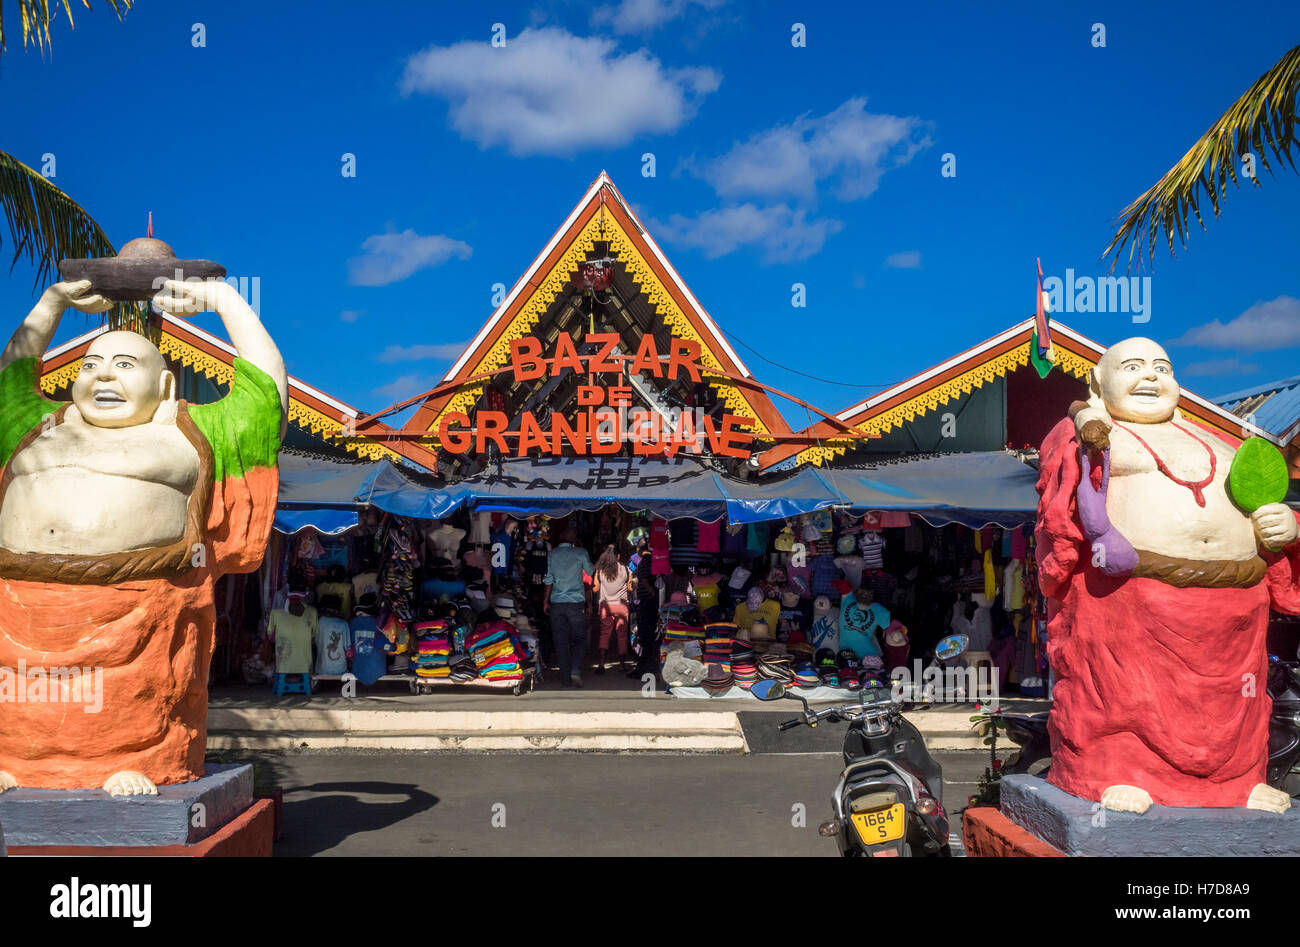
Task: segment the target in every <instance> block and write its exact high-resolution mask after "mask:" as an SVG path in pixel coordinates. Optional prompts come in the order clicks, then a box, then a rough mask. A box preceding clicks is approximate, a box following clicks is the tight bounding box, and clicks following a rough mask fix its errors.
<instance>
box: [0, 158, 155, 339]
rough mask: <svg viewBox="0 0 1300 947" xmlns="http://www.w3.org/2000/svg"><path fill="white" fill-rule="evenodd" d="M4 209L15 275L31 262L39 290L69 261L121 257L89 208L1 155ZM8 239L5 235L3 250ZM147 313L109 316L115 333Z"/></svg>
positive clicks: (129, 309) (131, 309)
mask: <svg viewBox="0 0 1300 947" xmlns="http://www.w3.org/2000/svg"><path fill="white" fill-rule="evenodd" d="M0 208H3V209H4V216H5V221H6V223H7V224H8V228H9V240H10V241H11V242H12V243H13V245H14V256H13V260H12V261H11V262H10V264H9V269H10V271H11V272H12V270H13V268H14V267H15V266H17V265H18V262H19V261H20V260H22V259H24V258H26V259H27V260H28V261H29V262H31V263H32V265H33V266H35V267H36V283H35V285H36V286H40V285H41V284H42V283H47V282H51V281H52V280H53V279H55V278H57V275H58V270H57V267H58V262H59V260H61V259H63V258H64V257H74V258H80V257H95V256H112V255H113V254H114V253H115V252H116V251H115V250H114V249H113V244H112V242H111V241H110V240H109V239H108V237H107V235H105V233H104V231H103V229H102V228H101V227H100V226H99V224H97V223H95V220H94V218H92V217H91V216H90V214H88V213H87V212H86V211H85V209H84V208H82V207H81V205H80V204H78V203H77V202H76V201H74V200H73V199H72V198H70V197H69V196H68V195H67V194H65V193H64V192H63V191H61V190H60V189H59V188H57V187H55V186H54V185H53V184H51V183H50V182H49V180H47V179H46V178H45V177H44V176H43V175H41V174H40V173H38V172H37V171H35V170H33V169H32V168H29V167H28V166H27V165H25V164H23V163H22V162H21V161H19V160H18V159H17V158H15V157H14V156H13V155H10V154H6V153H5V152H3V151H0ZM3 245H4V234H3V232H0V246H3ZM144 314H145V313H144V310H143V308H142V307H139V306H136V305H135V304H133V303H122V304H120V305H118V307H117V308H116V309H114V310H112V311H110V313H109V325H110V326H112V327H113V328H119V327H127V326H130V327H135V326H137V325H140V326H143V317H144Z"/></svg>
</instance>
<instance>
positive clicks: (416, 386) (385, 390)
mask: <svg viewBox="0 0 1300 947" xmlns="http://www.w3.org/2000/svg"><path fill="white" fill-rule="evenodd" d="M437 384H438V379H437V378H435V377H434V376H433V375H425V374H421V373H418V372H417V373H414V374H410V375H398V376H397V377H396V378H394V379H393V380H392V381H390V382H389V383H388V384H386V385H380V386H379V387H378V388H375V389H374V390H373V391H371V392H370V393H371V394H372V395H374V396H375V397H376V398H382V399H384V401H386V402H387V403H389V404H396V403H397V402H398V401H405V400H406V399H407V398H413V397H415V396H416V395H418V394H419V393H420V392H422V391H428V390H429V389H431V388H433V387H434V386H435V385H437Z"/></svg>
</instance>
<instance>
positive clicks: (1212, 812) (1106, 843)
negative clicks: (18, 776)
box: [10, 775, 1300, 856]
mask: <svg viewBox="0 0 1300 947" xmlns="http://www.w3.org/2000/svg"><path fill="white" fill-rule="evenodd" d="M1001 792H1002V805H1001V810H1002V814H1003V815H1004V816H1006V817H1007V818H1008V819H1010V820H1011V821H1012V822H1014V823H1016V824H1017V825H1019V826H1020V827H1021V828H1023V829H1025V830H1027V831H1028V832H1030V833H1031V834H1032V835H1035V836H1037V837H1038V838H1040V839H1042V840H1043V841H1044V842H1046V843H1047V844H1049V845H1051V846H1053V847H1054V848H1056V849H1059V850H1060V851H1062V852H1064V853H1065V854H1067V855H1235V856H1241V855H1245V856H1252V855H1300V809H1294V808H1293V809H1291V810H1289V811H1287V812H1285V813H1281V814H1279V813H1275V812H1260V811H1258V810H1256V809H1245V808H1242V809H1182V808H1173V807H1170V806H1152V807H1151V808H1150V809H1148V810H1147V811H1146V812H1144V813H1142V814H1141V815H1136V814H1135V813H1132V812H1111V811H1110V810H1104V809H1101V807H1100V806H1099V805H1098V804H1097V803H1095V802H1089V801H1088V800H1086V799H1080V798H1079V797H1078V796H1072V795H1070V794H1069V793H1068V792H1065V791H1064V790H1061V789H1057V788H1056V787H1055V786H1053V785H1052V784H1051V783H1049V782H1048V781H1047V780H1045V779H1043V778H1042V777H1039V776H1019V775H1017V776H1007V777H1004V778H1003V780H1002V788H1001ZM10 844H11V845H12V844H13V843H12V842H10Z"/></svg>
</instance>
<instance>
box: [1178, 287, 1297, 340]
mask: <svg viewBox="0 0 1300 947" xmlns="http://www.w3.org/2000/svg"><path fill="white" fill-rule="evenodd" d="M1169 344H1170V345H1199V346H1201V347H1203V348H1207V349H1233V350H1236V351H1238V352H1258V351H1264V350H1266V349H1286V348H1292V347H1294V346H1297V345H1300V299H1296V298H1295V297H1294V296H1279V297H1277V298H1276V299H1270V300H1268V301H1267V302H1258V303H1255V305H1253V306H1251V307H1250V308H1249V309H1247V310H1246V311H1245V312H1243V313H1242V314H1241V315H1239V316H1237V317H1236V318H1235V319H1233V320H1231V321H1230V322H1228V323H1226V324H1225V323H1223V322H1221V321H1219V320H1218V319H1215V320H1214V321H1213V322H1207V323H1206V324H1205V325H1202V326H1196V327H1195V328H1193V329H1188V330H1187V331H1186V332H1184V333H1183V334H1182V335H1181V336H1179V337H1178V338H1176V339H1174V340H1173V341H1172V342H1170V343H1169Z"/></svg>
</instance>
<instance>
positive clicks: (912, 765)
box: [750, 644, 960, 858]
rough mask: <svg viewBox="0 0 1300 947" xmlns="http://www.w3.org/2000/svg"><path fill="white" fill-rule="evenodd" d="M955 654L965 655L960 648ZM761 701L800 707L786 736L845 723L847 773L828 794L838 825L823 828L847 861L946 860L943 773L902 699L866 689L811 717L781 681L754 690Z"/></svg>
mask: <svg viewBox="0 0 1300 947" xmlns="http://www.w3.org/2000/svg"><path fill="white" fill-rule="evenodd" d="M953 647H960V644H955V645H953ZM750 693H752V694H753V695H754V696H755V697H757V698H758V699H759V700H780V699H782V698H785V699H789V700H797V701H799V703H801V704H802V705H803V714H802V716H801V717H798V718H795V719H793V720H787V721H785V722H784V723H782V724H781V725H780V729H782V730H790V729H792V728H794V727H798V726H801V725H802V726H808V727H816V726H817V725H818V724H820V723H822V722H826V721H829V722H832V723H839V722H843V721H847V722H848V725H849V726H848V729H847V731H846V732H845V734H844V770H843V772H841V773H840V778H839V782H838V783H837V784H836V786H835V791H834V792H833V793H832V794H831V806H832V810H833V818H831V819H830V820H829V821H827V822H824V823H822V824H821V826H820V827H819V828H818V833H819V834H820V835H822V836H823V837H826V838H834V839H835V841H836V844H837V845H838V846H839V850H840V854H841V855H842V856H844V857H845V858H888V857H915V856H948V855H951V854H952V850H951V849H950V847H949V844H948V832H949V825H948V814H947V812H945V811H944V808H943V770H942V768H941V767H940V765H939V764H938V763H937V762H936V761H935V759H934V758H933V757H932V756H931V755H930V753H929V751H928V750H927V749H926V746H925V738H924V737H922V736H921V731H919V730H918V729H917V728H916V727H915V726H913V725H912V724H911V723H910V722H909V721H908V720H907V719H906V718H905V717H904V716H903V710H904V707H905V706H906V705H905V704H904V702H903V700H902V699H901V697H899V696H897V695H895V694H893V693H891V689H890V688H889V687H885V686H874V687H864V688H863V689H862V691H860V692H859V702H858V703H856V704H844V705H841V706H838V707H828V708H825V709H823V710H812V709H811V708H810V707H809V706H808V701H806V700H805V699H804V698H802V697H800V696H799V695H798V694H796V693H792V692H790V691H788V690H786V689H785V687H784V686H783V685H781V684H779V683H778V682H776V681H770V680H764V681H759V682H758V683H756V684H755V685H754V686H753V688H752V689H751V691H750Z"/></svg>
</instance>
